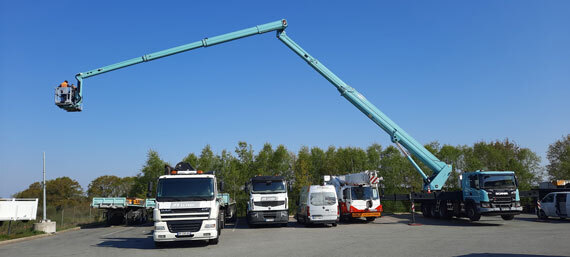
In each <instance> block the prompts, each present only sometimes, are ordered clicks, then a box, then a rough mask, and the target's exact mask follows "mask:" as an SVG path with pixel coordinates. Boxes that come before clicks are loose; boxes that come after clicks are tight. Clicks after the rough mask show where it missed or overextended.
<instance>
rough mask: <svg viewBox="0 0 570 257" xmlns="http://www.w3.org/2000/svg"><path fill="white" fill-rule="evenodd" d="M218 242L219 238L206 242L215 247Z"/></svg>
mask: <svg viewBox="0 0 570 257" xmlns="http://www.w3.org/2000/svg"><path fill="white" fill-rule="evenodd" d="M219 242H220V237H219V236H218V238H214V239H210V240H208V243H210V244H211V245H217V244H218V243H219Z"/></svg>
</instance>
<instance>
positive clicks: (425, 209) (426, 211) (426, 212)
mask: <svg viewBox="0 0 570 257" xmlns="http://www.w3.org/2000/svg"><path fill="white" fill-rule="evenodd" d="M422 215H423V216H424V218H431V207H430V204H428V203H422Z"/></svg>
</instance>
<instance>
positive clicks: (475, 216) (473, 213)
mask: <svg viewBox="0 0 570 257" xmlns="http://www.w3.org/2000/svg"><path fill="white" fill-rule="evenodd" d="M466 211H467V218H469V220H471V221H478V220H480V219H481V213H478V212H477V208H476V207H475V206H474V205H473V204H470V205H469V206H467V210H466Z"/></svg>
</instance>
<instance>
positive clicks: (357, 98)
mask: <svg viewBox="0 0 570 257" xmlns="http://www.w3.org/2000/svg"><path fill="white" fill-rule="evenodd" d="M285 28H287V21H286V20H285V19H283V20H279V21H275V22H271V23H267V24H263V25H258V26H255V27H252V28H248V29H244V30H239V31H236V32H232V33H227V34H223V35H220V36H216V37H212V38H205V39H203V40H201V41H197V42H194V43H190V44H186V45H182V46H178V47H174V48H170V49H167V50H163V51H159V52H155V53H151V54H147V55H143V56H141V57H138V58H133V59H130V60H126V61H123V62H119V63H116V64H112V65H109V66H105V67H102V68H99V69H94V70H90V71H87V72H82V73H79V74H77V75H76V76H75V77H76V78H77V84H78V87H79V92H80V95H82V94H81V92H82V90H83V86H84V85H83V79H84V78H88V77H92V76H95V75H99V74H103V73H105V72H109V71H113V70H116V69H120V68H124V67H127V66H131V65H134V64H138V63H142V62H147V61H151V60H155V59H158V58H162V57H166V56H170V55H173V54H178V53H182V52H185V51H189V50H193V49H196V48H200V47H207V46H212V45H216V44H220V43H224V42H228V41H232V40H236V39H239V38H243V37H248V36H252V35H256V34H262V33H266V32H270V31H277V38H279V40H281V42H283V43H284V44H285V45H287V46H288V47H289V48H290V49H291V50H293V52H295V53H296V54H297V55H299V57H301V58H302V59H304V60H305V61H306V62H307V63H308V64H309V65H310V66H311V67H312V68H313V69H315V70H316V71H317V72H318V73H319V74H321V75H322V76H323V77H325V78H326V79H327V80H328V81H329V82H331V83H332V84H333V85H334V86H335V87H336V89H337V90H338V91H339V92H340V94H341V95H342V96H343V97H344V98H346V99H347V100H348V101H349V102H350V103H352V104H353V105H354V106H356V108H358V109H359V110H360V111H361V112H363V113H364V114H365V115H366V116H367V117H368V118H370V119H371V120H372V121H373V122H374V123H376V125H378V126H379V127H380V128H382V130H384V131H385V132H386V133H388V134H389V135H390V137H391V139H392V142H394V143H395V144H396V146H398V148H399V149H400V150H401V151H402V152H403V153H404V155H406V157H407V159H408V160H409V161H410V162H411V163H412V165H413V166H414V168H415V169H416V170H417V171H418V172H419V173H420V175H421V176H422V178H423V181H424V190H427V191H430V190H441V188H442V187H443V185H444V184H445V182H446V181H447V179H448V177H449V175H450V173H451V165H449V164H446V163H445V162H442V161H440V160H439V159H438V158H437V157H435V156H434V155H433V154H432V153H430V152H429V151H428V150H427V149H426V148H425V147H424V146H423V145H422V144H420V143H419V142H417V141H416V140H415V139H414V138H413V137H411V136H410V135H409V134H408V133H406V131H404V130H403V129H402V128H400V127H399V126H398V125H397V124H396V123H395V122H393V121H392V120H391V119H390V118H389V117H388V116H386V114H384V113H382V112H381V111H380V110H379V109H378V108H376V106H374V105H373V104H372V103H370V102H369V101H368V100H367V99H366V98H365V97H364V96H363V95H362V94H360V93H359V92H358V91H356V90H355V89H354V88H352V87H351V86H349V85H347V84H346V83H345V82H344V81H342V80H341V79H340V78H339V77H337V76H336V75H335V74H334V73H333V72H332V71H330V70H329V69H328V68H327V67H325V66H324V65H323V64H321V63H320V62H319V61H317V59H315V58H313V57H312V56H311V55H310V54H309V53H308V52H306V51H305V50H303V48H301V47H300V46H299V45H298V44H297V43H295V42H294V41H293V40H292V39H291V38H290V37H289V36H287V34H286V33H285ZM58 106H60V107H61V108H63V109H66V110H67V111H80V110H81V98H80V101H79V102H77V103H76V104H74V106H67V107H65V106H62V105H58ZM403 148H405V149H406V150H407V151H406V150H404V149H403ZM408 152H409V153H408ZM410 153H411V154H412V155H414V156H416V157H417V158H418V159H419V160H420V161H421V162H422V163H424V164H425V165H426V166H427V167H428V168H429V169H430V170H432V175H431V176H427V175H426V174H425V173H424V172H423V171H422V169H421V168H420V167H419V166H418V164H417V163H416V162H415V161H414V160H413V159H412V157H411V156H410Z"/></svg>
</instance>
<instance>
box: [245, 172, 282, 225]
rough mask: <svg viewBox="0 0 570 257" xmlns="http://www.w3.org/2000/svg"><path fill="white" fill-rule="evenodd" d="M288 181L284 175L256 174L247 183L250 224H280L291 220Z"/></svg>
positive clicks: (248, 220) (248, 219) (248, 218)
mask: <svg viewBox="0 0 570 257" xmlns="http://www.w3.org/2000/svg"><path fill="white" fill-rule="evenodd" d="M287 188H288V187H287V181H286V180H285V178H284V177H282V176H256V177H253V178H251V180H250V181H249V182H248V183H246V185H245V190H246V193H247V194H248V196H249V200H248V202H247V222H248V224H249V225H253V226H255V225H258V224H280V225H281V226H287V223H288V222H289V198H288V197H287Z"/></svg>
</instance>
